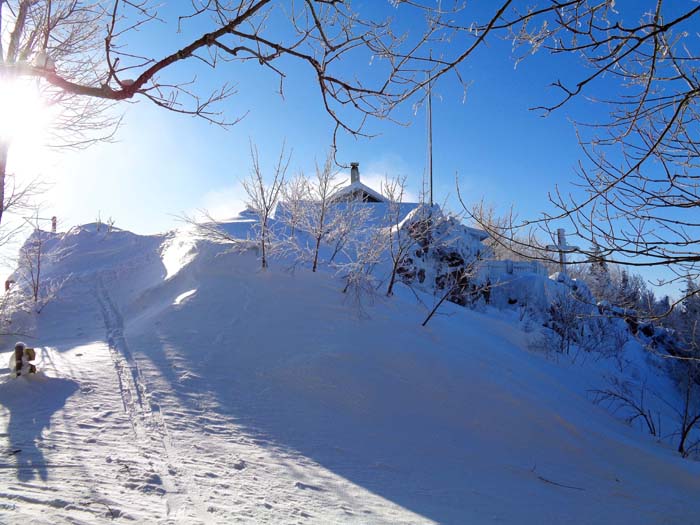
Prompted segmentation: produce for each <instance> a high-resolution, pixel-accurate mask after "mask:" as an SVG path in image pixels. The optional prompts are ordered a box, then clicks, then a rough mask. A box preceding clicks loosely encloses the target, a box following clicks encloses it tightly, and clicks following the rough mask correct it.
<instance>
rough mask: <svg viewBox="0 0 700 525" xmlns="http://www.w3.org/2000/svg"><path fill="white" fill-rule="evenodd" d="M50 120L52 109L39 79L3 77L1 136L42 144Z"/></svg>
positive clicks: (0, 81) (0, 115)
mask: <svg viewBox="0 0 700 525" xmlns="http://www.w3.org/2000/svg"><path fill="white" fill-rule="evenodd" d="M48 124H49V110H48V107H47V106H46V104H45V102H44V100H43V99H42V97H41V94H40V92H39V89H38V88H37V85H36V82H35V81H32V80H22V79H2V80H0V140H4V141H9V142H11V143H15V142H26V141H28V142H34V143H35V144H36V145H37V146H38V145H40V143H41V142H42V140H43V135H44V133H45V132H46V129H47V126H48Z"/></svg>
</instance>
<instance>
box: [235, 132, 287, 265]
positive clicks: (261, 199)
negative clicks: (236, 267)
mask: <svg viewBox="0 0 700 525" xmlns="http://www.w3.org/2000/svg"><path fill="white" fill-rule="evenodd" d="M250 155H251V160H252V163H253V165H252V168H251V171H250V175H249V176H248V178H246V179H243V181H242V184H243V189H244V190H245V192H246V195H247V196H248V201H247V203H246V204H247V205H248V208H249V209H250V210H251V211H253V212H255V214H256V217H257V223H256V225H255V235H256V241H257V242H258V246H259V247H260V254H261V265H262V268H263V269H265V268H267V267H268V265H269V261H268V258H269V256H270V255H272V252H273V250H274V247H275V246H276V244H275V232H274V231H273V229H272V225H271V219H272V214H273V213H274V211H275V207H276V206H277V202H278V201H279V197H280V194H281V191H282V187H283V186H284V177H285V174H286V172H287V168H288V167H289V160H290V157H289V156H287V155H286V154H285V151H284V147H283V148H282V150H281V151H280V155H279V158H278V159H277V164H276V165H275V168H274V173H273V175H272V178H271V180H270V182H269V183H268V182H266V180H265V176H264V174H263V170H262V168H261V166H260V158H259V155H258V150H257V148H256V147H255V146H254V145H253V144H251V146H250Z"/></svg>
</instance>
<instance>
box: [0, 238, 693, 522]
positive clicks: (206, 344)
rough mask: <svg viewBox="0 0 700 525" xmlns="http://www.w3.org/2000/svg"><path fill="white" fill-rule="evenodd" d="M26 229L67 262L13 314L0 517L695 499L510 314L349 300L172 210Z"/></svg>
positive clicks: (573, 505) (661, 451)
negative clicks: (32, 353)
mask: <svg viewBox="0 0 700 525" xmlns="http://www.w3.org/2000/svg"><path fill="white" fill-rule="evenodd" d="M47 249H49V250H50V251H51V252H52V253H53V254H54V255H55V256H56V260H55V261H54V262H52V263H50V264H49V265H48V266H47V267H46V268H45V271H46V276H47V278H56V279H58V278H65V277H66V276H69V278H68V281H67V282H66V283H65V285H64V287H63V289H62V291H61V294H60V296H59V297H58V298H57V299H56V300H54V301H53V302H51V303H50V304H48V305H47V306H46V307H45V308H44V310H43V311H42V312H41V314H39V315H37V316H35V318H34V320H33V321H32V322H31V323H30V325H28V327H27V329H31V330H33V332H34V333H35V334H36V337H35V338H33V339H27V343H28V344H29V345H31V346H35V347H38V348H39V358H38V363H37V365H38V368H39V369H40V370H41V373H39V374H37V375H36V376H29V377H21V378H18V379H9V378H8V379H7V380H6V381H4V382H2V383H0V405H1V409H0V428H1V430H0V440H1V441H2V443H3V445H4V446H3V448H4V453H3V455H2V461H1V463H0V466H1V468H0V476H2V483H0V522H1V523H39V524H43V523H46V524H49V523H50V524H58V523H74V524H82V523H84V524H88V523H90V524H91V523H183V524H184V523H187V524H189V523H285V524H288V523H310V524H313V523H318V524H333V523H356V524H428V523H445V524H471V523H476V524H479V523H518V524H540V523H558V524H578V523H581V524H583V523H586V524H588V523H637V524H674V523H684V524H688V523H695V522H697V519H698V516H700V499H699V498H698V497H697V496H698V494H699V493H700V466H699V465H698V463H695V462H692V461H688V460H683V459H681V458H680V457H679V456H678V454H677V453H676V452H675V451H674V450H673V448H672V447H671V446H670V445H667V444H664V443H657V442H655V441H654V440H653V439H652V438H650V437H649V436H647V435H645V434H643V433H641V432H640V431H639V429H638V428H635V427H630V426H628V425H626V424H624V423H623V422H621V421H620V420H618V419H616V418H615V417H614V416H613V415H611V414H610V413H608V412H607V411H606V410H605V409H604V408H602V407H600V406H597V405H595V404H593V403H592V402H591V400H590V396H589V395H587V389H588V388H592V387H593V386H595V385H597V384H598V385H599V384H600V381H601V375H602V374H603V373H604V371H605V370H604V366H605V365H604V364H601V363H596V362H593V360H589V361H586V362H585V363H583V364H572V363H570V362H568V361H567V362H566V363H563V362H560V363H557V362H554V361H552V360H551V359H548V358H547V357H546V356H545V355H543V354H541V353H537V352H534V351H532V350H530V349H529V347H528V338H529V335H528V334H526V333H524V332H521V331H519V329H517V328H516V327H515V324H514V323H513V322H512V320H511V319H509V318H507V316H504V315H501V316H499V315H497V314H495V313H493V312H486V313H478V312H475V311H470V310H468V309H463V308H460V307H457V306H449V307H448V308H446V309H445V310H444V311H445V312H446V313H449V315H439V316H437V317H436V318H434V319H433V320H432V321H431V322H430V324H429V325H428V326H427V327H426V328H422V327H421V326H420V323H421V321H422V320H423V318H424V317H425V314H426V311H425V308H424V307H421V306H418V305H417V304H416V301H415V298H414V296H413V294H412V293H410V292H408V291H406V290H405V289H403V288H402V287H399V288H400V289H399V290H398V291H397V293H396V295H395V296H394V297H392V298H391V299H386V298H378V299H377V300H376V301H375V302H374V303H373V304H372V305H370V306H366V307H365V315H358V310H357V308H356V306H355V305H354V304H353V303H352V302H351V301H349V300H348V299H347V298H346V297H345V296H344V295H343V294H341V293H340V291H339V290H340V288H341V283H339V282H338V281H337V280H335V279H334V278H333V277H332V276H331V275H329V274H326V273H323V272H321V273H316V274H312V273H311V272H308V271H307V270H304V269H297V270H296V271H295V272H293V273H291V272H287V271H284V270H283V269H282V266H281V265H279V267H275V266H274V265H273V268H271V269H270V270H268V271H265V272H262V271H260V270H259V268H258V266H259V263H258V261H257V260H256V257H255V254H254V253H253V252H248V253H243V254H240V253H238V254H236V253H232V252H231V251H230V250H228V247H226V246H217V245H215V244H211V243H206V242H202V241H200V242H194V240H193V239H191V238H189V237H188V236H187V234H185V233H172V234H168V235H164V236H138V235H134V234H132V233H129V232H124V231H116V232H112V233H110V234H106V233H104V232H97V231H95V229H94V228H80V229H76V230H73V231H71V232H69V233H68V234H65V235H61V236H57V237H56V238H55V239H53V240H52V241H51V243H49V245H48V247H47ZM13 343H14V341H12V340H10V339H5V340H3V344H4V348H7V349H8V350H9V349H10V348H11V347H12V345H13ZM635 351H637V350H634V349H631V350H630V352H635ZM8 359H9V353H7V354H5V355H3V356H2V360H0V362H2V363H5V362H7V360H8ZM647 361H648V360H647V359H646V358H645V357H644V355H643V354H641V353H639V352H637V353H635V354H633V355H632V354H631V356H630V360H629V366H630V367H633V369H634V370H635V373H636V374H650V373H651V371H653V370H652V367H650V366H649V364H648V362H647ZM655 377H656V379H655V380H656V381H665V379H663V378H659V376H655Z"/></svg>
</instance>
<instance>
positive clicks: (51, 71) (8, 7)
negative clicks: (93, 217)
mask: <svg viewBox="0 0 700 525" xmlns="http://www.w3.org/2000/svg"><path fill="white" fill-rule="evenodd" d="M105 14H106V13H105V10H104V8H103V7H102V6H101V5H100V3H99V2H94V3H85V2H76V1H75V0H5V1H2V2H0V39H1V40H2V44H0V86H1V87H2V98H3V107H4V110H3V112H4V113H5V114H3V119H4V121H5V122H4V123H3V124H4V125H3V130H4V133H3V136H2V137H0V222H2V219H3V216H4V214H5V212H6V211H9V210H10V209H11V208H12V207H13V204H15V202H16V197H17V196H18V195H22V194H24V196H26V194H27V191H26V190H24V189H21V190H20V191H19V192H17V191H16V190H17V188H13V186H12V182H11V180H9V177H10V176H11V174H10V173H8V171H7V166H8V159H9V151H10V147H11V143H12V141H13V138H14V136H13V135H14V129H13V128H14V127H16V126H18V125H19V124H20V123H19V121H20V120H24V119H26V118H30V117H28V116H27V113H28V112H30V111H31V110H32V109H36V108H29V107H25V106H24V105H27V104H41V105H43V106H44V111H45V112H49V111H50V113H51V114H52V118H51V119H50V122H49V130H48V132H49V137H48V140H49V141H50V144H51V145H52V146H62V147H66V146H67V147H83V146H87V145H89V144H91V143H93V142H94V141H96V140H102V139H107V138H109V137H110V136H111V135H112V133H113V127H114V125H116V123H117V122H118V118H115V117H113V116H110V115H108V114H107V113H106V112H105V110H106V109H107V108H108V107H109V106H110V105H111V104H110V102H109V101H107V100H103V99H97V98H91V97H79V96H78V95H77V94H76V93H73V92H71V91H68V90H65V89H62V88H60V87H58V86H55V85H53V84H51V83H49V82H44V81H42V80H40V79H41V77H42V76H43V75H44V74H46V75H55V74H57V72H56V67H57V64H60V68H61V75H63V76H64V77H65V78H71V79H73V80H74V81H75V82H80V83H92V82H94V81H95V78H94V72H95V68H96V67H97V59H96V55H98V54H100V53H101V52H102V50H103V49H104V40H103V39H102V38H101V36H100V32H101V30H102V27H103V26H102V24H103V22H104V20H105ZM37 72H40V73H39V74H38V75H37ZM27 77H31V78H27ZM28 93H30V94H33V95H35V96H34V97H31V98H30V97H28V96H27V94H28ZM32 99H34V100H32ZM10 108H12V111H10ZM10 113H11V114H10Z"/></svg>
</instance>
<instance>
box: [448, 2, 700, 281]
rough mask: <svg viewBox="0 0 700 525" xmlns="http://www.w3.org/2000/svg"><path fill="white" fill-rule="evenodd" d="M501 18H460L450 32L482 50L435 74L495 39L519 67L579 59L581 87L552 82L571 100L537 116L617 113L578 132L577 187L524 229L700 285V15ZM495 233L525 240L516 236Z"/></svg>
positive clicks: (526, 12) (543, 6)
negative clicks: (573, 240)
mask: <svg viewBox="0 0 700 525" xmlns="http://www.w3.org/2000/svg"><path fill="white" fill-rule="evenodd" d="M491 10H492V11H491V15H490V16H487V17H486V18H485V20H486V22H479V21H477V19H476V18H477V15H476V14H471V13H470V12H469V9H465V10H464V11H462V12H461V13H460V16H459V17H458V20H457V21H456V22H455V23H453V24H452V25H451V27H452V28H453V29H454V31H455V32H456V33H459V34H460V35H465V36H468V37H469V38H470V39H471V42H470V44H468V45H466V46H463V47H462V49H461V50H457V51H455V52H454V54H453V55H450V56H449V57H447V56H445V57H444V58H442V59H441V61H443V62H444V63H443V64H440V66H439V68H440V70H441V71H440V73H437V74H436V76H440V75H442V74H445V73H447V72H449V71H453V70H455V69H456V68H458V67H459V66H460V65H461V64H463V63H465V62H466V61H468V60H469V58H470V57H471V56H472V55H473V54H474V53H475V52H476V50H477V49H479V48H480V47H483V45H484V44H485V42H486V40H487V38H489V37H501V38H506V39H510V40H512V42H513V47H514V49H515V50H516V53H517V55H518V57H517V58H518V60H520V59H522V58H524V57H525V56H527V55H529V54H532V53H549V54H552V55H571V56H572V57H576V59H578V60H580V64H581V66H582V67H581V68H580V70H579V75H578V77H577V78H575V80H573V82H571V83H568V82H565V81H562V80H559V79H557V78H556V77H554V78H553V85H554V86H555V88H556V90H557V92H558V93H559V94H560V95H561V96H560V97H558V98H557V99H555V100H553V101H551V102H549V103H545V104H543V105H542V106H540V107H538V108H534V109H537V110H540V111H541V112H543V113H544V114H547V113H549V112H552V111H555V110H557V109H559V108H561V107H562V106H564V105H566V104H568V103H570V102H572V101H574V100H581V99H582V98H583V97H585V98H586V99H587V100H589V101H592V103H594V104H597V105H598V106H600V107H606V108H607V110H608V112H607V113H608V115H609V118H607V119H603V120H597V121H596V122H592V123H588V122H579V123H578V124H579V125H578V126H577V132H578V134H579V140H580V143H581V146H582V151H583V154H582V158H581V160H580V162H579V166H578V181H577V186H578V187H577V188H575V189H574V190H572V191H571V192H569V191H562V190H560V189H559V188H557V189H555V190H554V191H553V192H552V194H551V195H550V200H551V202H552V204H553V206H554V211H552V212H548V213H545V214H543V215H542V216H541V217H539V218H534V219H531V220H526V221H522V222H520V223H518V224H515V225H513V226H515V227H517V229H518V230H522V229H525V230H526V231H527V230H529V228H531V227H533V226H534V227H537V228H538V229H541V230H542V231H544V232H546V233H549V234H551V233H552V232H553V231H554V230H555V229H556V228H557V227H561V226H566V227H567V229H570V230H573V231H575V232H576V234H577V235H578V236H579V237H581V238H583V239H586V240H587V241H588V243H587V244H588V245H590V246H594V245H597V246H598V249H599V252H600V254H601V255H602V256H604V257H605V258H606V260H607V261H608V262H611V263H620V264H624V265H632V266H664V267H667V268H669V269H670V270H672V271H674V272H675V273H676V275H677V276H678V277H677V279H683V278H685V276H686V275H688V274H691V275H693V276H695V277H697V276H698V275H699V274H700V273H699V272H700V256H699V255H698V250H697V247H698V244H699V243H700V221H699V220H698V216H697V212H696V209H697V203H698V202H699V201H700V184H699V183H698V179H697V175H696V171H697V169H698V167H699V166H700V140H699V139H698V136H699V135H698V131H699V130H700V124H699V122H700V120H699V119H698V115H699V111H698V104H699V102H700V43H699V41H698V39H697V25H698V22H699V21H700V6H698V5H697V4H696V3H695V2H684V3H678V2H665V1H662V0H660V1H654V2H643V1H642V2H625V3H624V4H620V3H619V2H618V3H616V2H614V1H611V0H567V1H559V0H541V1H539V2H538V1H535V2H528V3H527V5H525V3H524V2H520V1H513V0H501V1H499V2H497V3H495V4H493V6H492V7H491ZM480 16H483V13H480ZM553 75H556V73H553ZM489 233H492V234H494V235H499V234H500V235H501V236H502V237H503V238H504V239H507V238H512V237H513V236H514V235H513V231H512V230H511V231H506V232H503V231H501V232H499V231H490V232H489ZM581 251H583V252H586V250H581ZM587 253H588V252H587ZM591 254H592V252H591ZM672 280H675V279H672Z"/></svg>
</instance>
